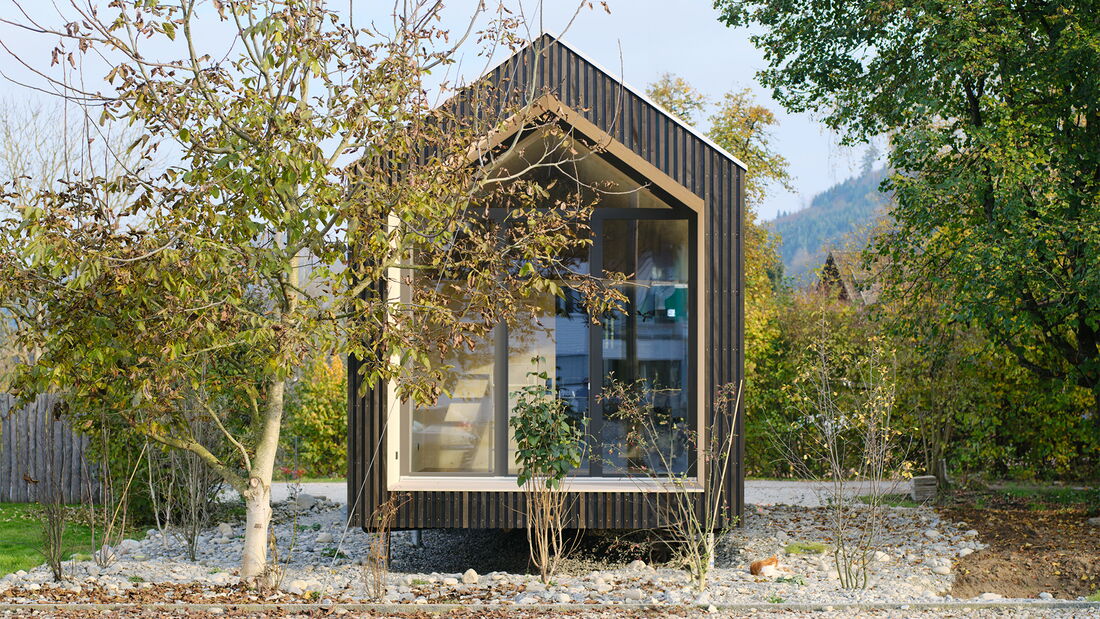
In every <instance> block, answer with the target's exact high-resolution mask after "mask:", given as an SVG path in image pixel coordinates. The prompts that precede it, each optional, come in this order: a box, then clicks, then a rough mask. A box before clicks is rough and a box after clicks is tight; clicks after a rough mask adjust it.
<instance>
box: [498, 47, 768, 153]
mask: <svg viewBox="0 0 1100 619" xmlns="http://www.w3.org/2000/svg"><path fill="white" fill-rule="evenodd" d="M544 37H545V38H548V39H551V40H553V41H554V42H555V43H557V44H559V45H561V46H563V47H565V49H567V50H569V51H570V52H573V53H574V54H576V55H577V56H579V57H580V58H581V59H582V60H584V61H585V62H587V63H588V64H590V65H592V66H593V67H595V68H596V69H597V70H599V71H601V72H603V73H604V74H606V75H607V76H608V77H609V78H611V79H613V80H615V81H616V82H618V83H619V85H621V86H622V87H623V88H624V89H626V90H628V91H629V92H630V93H631V94H633V95H634V96H636V97H638V98H639V99H641V100H642V101H645V102H646V103H647V104H649V105H650V106H651V107H653V108H655V109H656V110H657V111H659V112H661V113H662V114H664V115H665V116H667V117H668V118H669V119H671V120H672V121H673V122H675V123H676V124H677V125H680V126H681V127H683V128H684V129H685V130H686V131H687V132H688V133H690V134H692V135H693V136H695V137H696V138H698V139H700V140H702V142H703V143H704V144H706V145H707V146H709V147H711V148H713V149H714V150H715V151H717V152H718V153H719V154H721V155H722V156H723V157H725V158H726V159H729V160H730V161H732V162H733V163H735V164H737V165H738V166H739V167H740V168H741V169H742V170H745V171H748V169H749V167H748V166H747V165H745V162H744V161H741V160H740V159H738V158H737V157H736V156H734V155H733V154H731V153H730V152H729V151H728V150H726V149H724V148H722V147H721V146H719V145H718V144H716V143H715V142H714V140H712V139H710V138H709V137H707V136H706V134H704V133H703V132H702V131H700V130H699V129H697V128H696V127H695V126H694V125H692V124H690V123H687V122H685V121H684V120H683V119H681V118H680V117H678V116H676V115H675V114H673V113H672V112H670V111H668V110H667V109H665V107H664V106H663V105H661V104H659V103H657V102H656V101H654V100H653V99H651V98H650V97H649V95H647V94H645V91H642V90H639V89H637V88H635V87H633V86H631V85H630V84H628V83H627V82H626V80H624V79H622V78H621V77H616V76H615V74H614V73H612V72H611V71H608V70H607V69H605V68H604V66H603V65H601V64H600V63H598V62H596V61H595V60H593V59H592V58H591V57H590V56H588V55H587V54H585V53H584V52H582V51H580V50H579V49H577V48H576V47H575V46H573V45H570V44H569V43H568V42H567V41H566V40H565V39H563V38H562V37H561V35H559V34H556V33H553V32H550V31H549V30H543V31H542V33H541V34H539V35H538V36H537V37H535V38H534V39H532V40H531V41H528V43H527V46H526V47H524V48H521V49H520V50H518V51H516V52H515V53H513V54H512V55H510V56H508V58H506V59H504V60H503V61H501V62H500V63H498V64H496V65H494V66H493V67H492V68H490V69H489V70H488V71H485V73H483V74H482V75H481V77H479V78H478V79H481V78H484V77H485V76H487V75H489V74H490V73H492V72H493V71H495V70H496V69H497V68H498V67H499V66H501V65H502V64H504V63H506V62H508V61H509V60H511V59H512V58H514V57H516V56H518V55H519V54H520V53H522V52H523V50H524V49H527V47H531V46H532V45H534V44H535V41H537V40H539V39H541V38H544Z"/></svg>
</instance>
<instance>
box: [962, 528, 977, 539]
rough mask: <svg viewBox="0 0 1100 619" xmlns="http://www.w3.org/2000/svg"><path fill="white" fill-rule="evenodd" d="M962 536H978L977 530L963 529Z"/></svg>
mask: <svg viewBox="0 0 1100 619" xmlns="http://www.w3.org/2000/svg"><path fill="white" fill-rule="evenodd" d="M963 537H978V530H977V529H970V530H968V531H965V532H964V533H963Z"/></svg>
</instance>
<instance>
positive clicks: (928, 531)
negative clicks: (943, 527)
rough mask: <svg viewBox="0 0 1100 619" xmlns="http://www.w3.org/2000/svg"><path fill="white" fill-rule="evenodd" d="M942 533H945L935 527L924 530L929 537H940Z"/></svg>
mask: <svg viewBox="0 0 1100 619" xmlns="http://www.w3.org/2000/svg"><path fill="white" fill-rule="evenodd" d="M941 535H943V534H942V533H940V532H939V531H937V530H935V529H926V530H925V531H924V536H925V537H927V538H928V539H939V538H940V536H941Z"/></svg>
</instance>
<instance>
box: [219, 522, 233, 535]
mask: <svg viewBox="0 0 1100 619" xmlns="http://www.w3.org/2000/svg"><path fill="white" fill-rule="evenodd" d="M217 529H218V533H221V534H222V535H233V525H231V524H229V523H228V522H219V523H218V527H217Z"/></svg>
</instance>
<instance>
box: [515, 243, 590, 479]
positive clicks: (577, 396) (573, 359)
mask: <svg viewBox="0 0 1100 619" xmlns="http://www.w3.org/2000/svg"><path fill="white" fill-rule="evenodd" d="M583 253H584V254H585V255H584V256H583V257H582V256H576V257H575V258H574V259H573V260H571V261H569V267H570V268H571V269H574V270H576V271H577V272H579V273H588V271H589V267H588V258H587V251H585V252H583ZM564 293H565V294H564V298H562V297H557V296H555V295H552V294H549V293H547V294H544V295H540V296H539V297H538V298H537V299H534V300H533V301H532V303H531V305H530V308H531V310H532V314H533V315H532V317H531V319H530V322H529V323H528V324H527V325H520V326H517V327H513V328H511V329H509V334H508V410H509V411H510V410H512V408H513V407H514V406H515V398H514V397H512V393H513V392H514V391H516V390H517V389H519V388H520V387H522V386H524V385H528V384H531V381H532V380H535V378H534V377H531V376H528V375H527V374H528V373H529V372H533V371H546V372H547V374H548V375H549V376H550V377H551V381H552V384H551V385H550V387H551V389H552V390H553V391H554V393H556V394H557V397H558V398H560V399H561V400H562V401H563V402H564V403H565V405H566V406H567V407H568V408H569V416H570V417H571V418H572V419H573V420H574V421H575V422H576V423H577V424H578V425H580V426H583V424H584V421H585V419H587V417H588V389H589V384H590V383H589V376H588V375H589V362H588V359H589V350H588V349H589V346H588V333H589V331H588V314H587V313H586V312H585V309H584V306H583V304H582V302H581V295H580V294H579V293H578V292H577V291H575V290H572V289H570V288H565V289H564ZM534 357H539V358H540V361H539V362H538V366H537V367H536V366H535V365H534V364H533V363H532V359H533V358H534ZM508 472H509V473H511V474H515V473H517V472H518V467H517V465H516V463H515V441H514V439H513V438H512V434H511V431H509V444H508ZM576 474H579V475H587V474H588V458H587V455H586V456H585V458H584V459H583V460H582V462H581V466H580V468H579V469H577V473H576Z"/></svg>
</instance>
